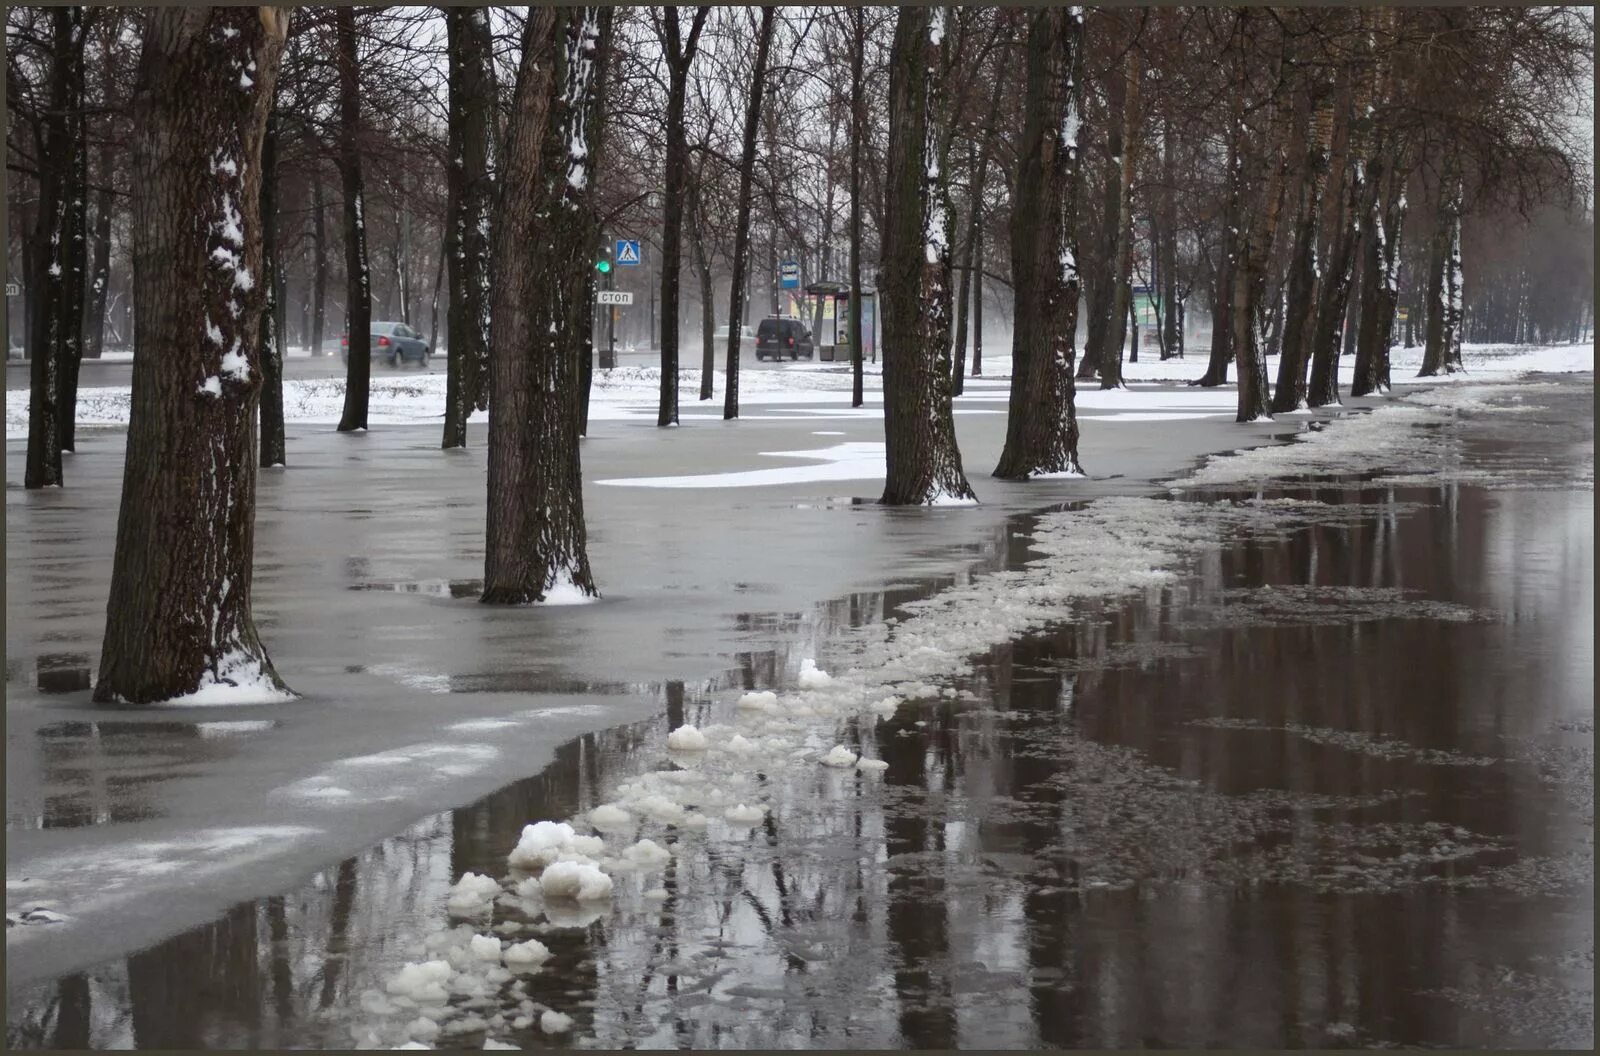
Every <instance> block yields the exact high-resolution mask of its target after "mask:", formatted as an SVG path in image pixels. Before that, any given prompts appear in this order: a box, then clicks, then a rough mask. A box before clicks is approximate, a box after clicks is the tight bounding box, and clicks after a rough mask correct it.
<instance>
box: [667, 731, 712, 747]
mask: <svg viewBox="0 0 1600 1056" xmlns="http://www.w3.org/2000/svg"><path fill="white" fill-rule="evenodd" d="M667 747H668V748H671V749H672V750H673V751H676V752H703V751H705V750H706V735H705V734H703V733H701V732H700V731H699V730H697V729H695V728H694V727H693V726H687V725H685V726H679V727H678V728H677V729H675V730H673V731H672V732H671V733H669V734H667Z"/></svg>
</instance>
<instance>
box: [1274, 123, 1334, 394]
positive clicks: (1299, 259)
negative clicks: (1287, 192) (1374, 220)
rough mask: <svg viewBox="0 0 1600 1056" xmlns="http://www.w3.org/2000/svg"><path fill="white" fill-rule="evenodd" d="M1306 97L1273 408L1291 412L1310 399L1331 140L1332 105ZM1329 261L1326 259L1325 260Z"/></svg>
mask: <svg viewBox="0 0 1600 1056" xmlns="http://www.w3.org/2000/svg"><path fill="white" fill-rule="evenodd" d="M1310 107H1311V100H1310V99H1308V100H1307V102H1306V110H1307V112H1306V114H1305V115H1304V116H1305V120H1306V121H1307V122H1308V127H1307V130H1306V133H1305V136H1304V138H1303V139H1301V140H1300V145H1301V147H1302V151H1303V157H1302V158H1301V170H1302V171H1301V174H1300V179H1299V180H1298V181H1297V183H1298V186H1297V187H1296V188H1295V203H1294V220H1293V224H1292V228H1291V231H1292V236H1293V249H1292V250H1291V252H1290V255H1289V281H1288V293H1287V297H1288V303H1287V304H1286V305H1285V307H1284V320H1283V351H1282V352H1281V353H1280V355H1279V358H1278V384H1277V388H1276V389H1275V390H1274V392H1273V394H1272V413H1274V414H1287V413H1289V412H1290V411H1296V410H1299V409H1300V408H1302V407H1304V406H1305V405H1306V369H1307V367H1309V366H1310V365H1311V345H1312V343H1313V340H1314V337H1315V334H1316V313H1315V307H1316V301H1317V294H1318V288H1317V281H1318V276H1319V274H1320V273H1321V271H1322V266H1320V265H1319V263H1318V257H1317V233H1318V231H1319V229H1320V228H1321V226H1322V225H1321V224H1320V223H1319V221H1320V220H1321V218H1322V217H1321V214H1322V212H1323V210H1322V208H1321V207H1322V205H1323V180H1324V178H1325V176H1326V174H1327V170H1328V153H1329V150H1330V148H1331V146H1332V142H1333V106H1332V105H1331V103H1324V104H1323V105H1321V106H1319V107H1317V109H1316V112H1315V115H1314V116H1313V115H1312V114H1311V113H1310V112H1309V111H1310ZM1322 264H1323V265H1325V264H1326V260H1325V259H1324V260H1323V261H1322Z"/></svg>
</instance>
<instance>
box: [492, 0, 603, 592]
mask: <svg viewBox="0 0 1600 1056" xmlns="http://www.w3.org/2000/svg"><path fill="white" fill-rule="evenodd" d="M557 11H559V12H560V17H559V18H558V17H557V14H556V13H557ZM599 29H600V27H599V9H598V8H595V7H581V8H560V9H553V8H531V9H530V10H529V13H528V22H527V28H526V30H525V31H524V34H523V43H522V48H523V54H522V64H521V68H520V69H519V71H518V74H517V86H516V95H515V101H514V102H513V104H512V106H513V109H512V119H511V124H510V127H509V129H508V133H507V141H506V153H505V159H504V161H505V169H504V174H503V178H502V181H501V182H502V191H501V198H500V203H501V204H500V214H499V217H498V222H497V223H496V224H495V228H494V233H493V241H494V265H493V266H494V273H495V283H494V294H493V298H494V305H493V313H492V316H491V319H492V322H491V326H490V341H491V344H492V348H493V352H492V353H491V355H490V360H489V362H490V383H491V385H492V386H493V389H494V391H493V393H492V395H491V397H490V400H489V499H488V519H487V540H486V545H485V548H484V584H483V597H482V599H481V600H482V601H484V602H486V603H490V604H513V605H515V604H529V603H534V602H541V601H547V600H555V601H571V600H581V599H582V598H587V597H594V596H597V595H598V593H599V592H598V591H597V590H596V589H595V586H594V577H593V575H592V573H591V572H590V569H589V557H588V546H587V541H586V529H585V524H584V516H583V475H582V469H581V466H580V461H579V444H578V418H579V413H580V404H579V401H578V399H577V396H578V381H579V371H578V360H579V355H580V350H581V349H582V348H583V345H584V342H585V334H586V333H587V332H588V331H589V329H590V324H591V320H590V319H589V318H585V317H584V316H583V315H582V314H581V313H583V312H584V310H585V309H586V306H587V305H588V304H589V303H590V300H591V297H592V292H590V291H589V287H591V286H592V285H593V283H594V277H595V273H594V270H593V268H591V267H590V255H591V254H592V252H593V243H592V238H591V233H592V228H591V223H590V219H589V213H590V208H591V207H590V205H589V199H590V197H591V196H592V195H593V193H594V178H593V177H594V173H593V172H592V171H591V168H590V160H591V158H592V157H593V154H592V149H593V145H594V144H593V141H592V138H591V137H592V134H593V126H592V124H591V123H590V122H589V121H588V120H587V118H589V117H591V116H592V114H593V109H592V99H591V95H592V93H593V92H594V91H596V86H595V74H596V65H597V64H596V62H595V59H596V52H597V45H598V41H599V36H600V32H599ZM531 245H538V246H539V247H540V252H539V253H538V254H536V255H535V254H528V253H527V251H526V250H527V247H528V246H531Z"/></svg>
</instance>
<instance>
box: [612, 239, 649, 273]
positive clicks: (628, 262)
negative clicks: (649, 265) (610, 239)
mask: <svg viewBox="0 0 1600 1056" xmlns="http://www.w3.org/2000/svg"><path fill="white" fill-rule="evenodd" d="M643 262H644V258H643V257H642V256H641V255H640V253H639V240H638V239H637V238H619V239H617V265H618V266H619V267H625V268H637V267H638V266H639V265H640V264H642V263H643Z"/></svg>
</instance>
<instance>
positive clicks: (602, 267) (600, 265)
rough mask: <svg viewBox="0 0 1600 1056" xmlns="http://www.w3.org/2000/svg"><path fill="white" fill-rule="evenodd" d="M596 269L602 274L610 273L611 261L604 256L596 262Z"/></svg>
mask: <svg viewBox="0 0 1600 1056" xmlns="http://www.w3.org/2000/svg"><path fill="white" fill-rule="evenodd" d="M594 270H595V271H598V272H599V273H600V274H602V275H608V274H610V272H611V262H610V261H609V260H606V259H605V258H603V257H602V258H601V259H600V260H597V261H595V262H594Z"/></svg>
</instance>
